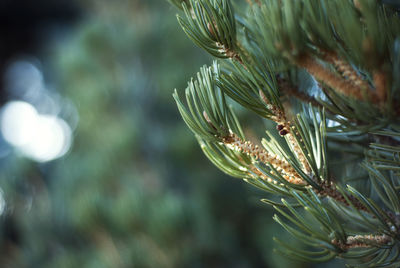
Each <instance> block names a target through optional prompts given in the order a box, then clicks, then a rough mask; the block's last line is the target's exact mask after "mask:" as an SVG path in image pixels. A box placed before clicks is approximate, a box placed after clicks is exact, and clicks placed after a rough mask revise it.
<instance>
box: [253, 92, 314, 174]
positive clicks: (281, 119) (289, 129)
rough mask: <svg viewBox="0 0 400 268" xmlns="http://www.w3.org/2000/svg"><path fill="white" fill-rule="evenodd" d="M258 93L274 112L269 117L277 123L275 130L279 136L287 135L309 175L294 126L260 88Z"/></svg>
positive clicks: (308, 166) (308, 167) (307, 165)
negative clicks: (294, 132) (295, 135)
mask: <svg viewBox="0 0 400 268" xmlns="http://www.w3.org/2000/svg"><path fill="white" fill-rule="evenodd" d="M259 94H260V97H261V99H262V100H263V101H264V103H265V104H266V105H267V107H268V109H269V110H270V111H271V112H272V113H273V114H274V116H272V117H271V119H272V120H273V121H274V122H276V123H277V124H278V125H277V130H278V131H279V134H280V135H281V136H286V137H287V139H288V141H289V144H290V145H291V146H292V148H293V151H294V153H295V155H296V157H297V158H298V159H299V160H300V163H301V164H302V166H303V170H304V171H305V172H306V174H308V175H310V174H311V168H310V165H309V164H308V162H307V159H306V157H305V156H304V154H303V151H302V150H301V148H300V144H299V143H298V142H297V140H296V139H295V137H294V136H293V135H294V134H293V131H294V127H293V126H291V124H290V121H288V120H287V119H286V114H285V112H284V111H283V110H282V109H280V108H279V107H276V106H274V105H272V104H271V103H270V102H269V100H268V99H267V97H266V96H265V95H264V93H263V92H262V91H261V90H260V91H259Z"/></svg>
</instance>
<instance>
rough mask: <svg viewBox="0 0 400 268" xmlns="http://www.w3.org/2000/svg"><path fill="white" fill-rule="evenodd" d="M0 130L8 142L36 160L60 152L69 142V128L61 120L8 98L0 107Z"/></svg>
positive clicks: (64, 149) (43, 160)
mask: <svg viewBox="0 0 400 268" xmlns="http://www.w3.org/2000/svg"><path fill="white" fill-rule="evenodd" d="M1 132H2V134H3V136H4V139H5V140H6V141H7V142H8V143H9V144H11V145H13V146H14V147H16V149H18V150H19V151H20V152H21V153H22V154H23V155H25V156H27V157H29V158H31V159H33V160H35V161H38V162H46V161H50V160H53V159H56V158H59V157H61V156H63V155H64V154H65V153H66V152H67V151H68V149H69V147H70V145H71V128H70V127H69V125H68V124H67V123H66V122H65V121H64V120H62V119H61V118H58V117H56V116H52V115H41V114H39V113H38V112H37V110H36V109H35V107H33V106H32V105H31V104H29V103H27V102H23V101H10V102H8V103H7V104H6V105H5V106H4V107H3V108H2V112H1Z"/></svg>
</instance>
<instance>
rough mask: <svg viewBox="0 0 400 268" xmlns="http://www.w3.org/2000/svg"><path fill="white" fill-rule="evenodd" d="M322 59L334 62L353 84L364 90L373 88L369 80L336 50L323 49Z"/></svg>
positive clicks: (334, 65)
mask: <svg viewBox="0 0 400 268" xmlns="http://www.w3.org/2000/svg"><path fill="white" fill-rule="evenodd" d="M322 59H323V60H324V61H326V62H328V63H330V64H332V65H333V67H335V69H336V70H337V71H338V72H339V73H340V74H341V75H342V77H343V78H345V79H347V80H348V81H350V82H351V83H353V85H355V86H357V87H360V88H361V89H363V90H367V89H371V87H370V85H369V84H368V83H367V81H365V80H364V79H363V77H362V76H361V75H359V74H358V73H357V72H356V71H355V70H354V68H353V67H352V66H351V65H350V64H349V63H348V62H347V61H345V60H343V59H342V58H340V57H339V55H338V54H337V53H336V52H334V51H323V55H322Z"/></svg>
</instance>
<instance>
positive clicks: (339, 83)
mask: <svg viewBox="0 0 400 268" xmlns="http://www.w3.org/2000/svg"><path fill="white" fill-rule="evenodd" d="M295 63H296V64H297V65H298V66H299V67H302V68H304V69H305V70H307V71H308V73H310V74H311V75H312V76H314V77H315V79H317V80H318V81H320V82H321V83H323V84H325V85H327V86H329V87H330V88H332V89H334V90H336V91H338V92H340V93H342V94H344V95H346V96H350V97H353V98H355V99H358V100H365V97H364V95H366V97H367V98H368V99H371V100H374V99H375V98H374V96H373V94H372V93H371V92H368V91H367V92H362V90H361V88H360V87H358V86H355V85H354V84H353V83H352V82H349V81H346V80H345V79H343V78H341V77H339V76H337V75H335V74H334V73H332V71H330V70H329V69H327V68H326V67H325V66H323V65H322V64H320V63H319V62H317V61H316V60H315V59H314V58H313V57H312V56H311V55H308V54H307V55H303V56H302V57H299V58H297V59H296V60H295ZM368 93H369V94H370V95H367V94H368Z"/></svg>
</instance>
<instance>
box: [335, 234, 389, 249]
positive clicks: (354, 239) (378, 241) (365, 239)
mask: <svg viewBox="0 0 400 268" xmlns="http://www.w3.org/2000/svg"><path fill="white" fill-rule="evenodd" d="M331 242H332V244H334V245H335V246H337V247H338V248H340V249H341V250H343V251H347V250H349V249H351V248H370V247H376V246H383V245H387V244H389V243H390V242H392V238H391V237H390V236H387V235H384V234H383V235H371V234H369V235H355V236H348V237H347V238H346V241H345V242H344V241H338V240H337V239H333V240H332V241H331Z"/></svg>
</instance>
